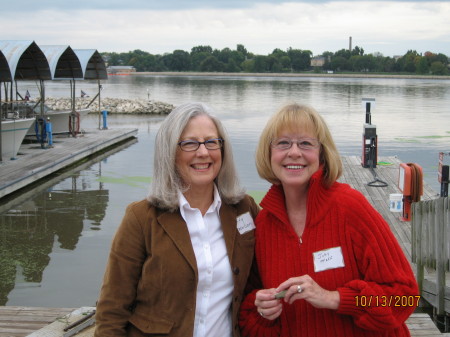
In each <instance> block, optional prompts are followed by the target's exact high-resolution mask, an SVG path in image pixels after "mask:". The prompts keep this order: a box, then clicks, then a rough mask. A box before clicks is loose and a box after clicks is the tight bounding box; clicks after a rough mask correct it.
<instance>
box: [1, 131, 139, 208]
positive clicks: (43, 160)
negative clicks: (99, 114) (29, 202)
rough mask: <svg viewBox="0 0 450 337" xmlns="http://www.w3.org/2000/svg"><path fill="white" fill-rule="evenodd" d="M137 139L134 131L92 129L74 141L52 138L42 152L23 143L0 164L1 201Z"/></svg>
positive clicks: (59, 136) (36, 147)
mask: <svg viewBox="0 0 450 337" xmlns="http://www.w3.org/2000/svg"><path fill="white" fill-rule="evenodd" d="M136 135H137V129H107V130H98V129H92V130H86V132H84V133H82V134H79V135H77V137H75V138H74V137H69V136H68V135H57V136H54V137H53V147H51V148H44V149H42V148H41V145H40V144H39V143H29V144H26V143H24V144H22V145H21V147H20V149H19V154H18V155H17V156H16V159H15V160H11V159H9V158H8V159H5V158H3V161H2V162H0V200H1V198H3V197H4V196H6V195H8V194H11V193H13V192H16V191H18V190H19V189H21V188H24V187H27V186H30V185H31V184H33V183H35V182H36V181H37V180H39V179H41V178H44V177H46V176H48V175H50V174H52V173H54V172H56V171H58V170H61V169H63V168H67V167H69V166H70V165H73V164H75V163H77V162H79V161H80V160H84V159H86V158H88V157H89V156H91V155H93V154H95V153H98V152H100V151H104V150H106V149H108V148H110V147H113V146H117V145H119V144H120V143H122V142H125V141H127V140H129V139H131V138H134V137H135V136H136Z"/></svg>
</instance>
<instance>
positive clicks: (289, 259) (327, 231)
mask: <svg viewBox="0 0 450 337" xmlns="http://www.w3.org/2000/svg"><path fill="white" fill-rule="evenodd" d="M321 178H322V172H321V171H320V170H319V171H318V172H317V173H315V174H314V175H313V177H312V178H311V182H310V187H309V192H308V205H307V218H306V226H305V230H304V232H303V235H302V243H299V238H298V236H297V235H296V233H295V231H294V229H293V227H292V226H291V225H290V223H289V218H288V215H287V212H286V207H285V202H284V194H283V190H282V187H280V186H275V185H274V186H272V188H271V189H270V190H269V192H268V193H267V195H266V196H265V197H264V199H263V200H262V202H261V207H262V208H263V210H262V211H261V212H260V213H259V215H258V217H257V219H256V235H255V236H256V247H255V255H256V260H257V266H258V269H259V276H260V281H261V282H262V287H263V288H266V289H267V288H276V287H277V286H278V285H279V284H280V283H282V282H283V281H285V280H287V279H288V278H290V277H295V276H301V275H305V274H308V275H310V276H311V277H312V278H313V279H314V280H315V281H316V282H317V283H318V284H319V285H320V286H322V287H323V288H325V289H327V290H338V291H339V295H340V305H339V308H338V310H329V309H316V308H314V307H313V306H312V305H310V304H309V303H307V302H306V301H305V300H297V301H295V302H294V303H293V304H292V305H290V304H287V303H285V302H283V311H282V314H281V316H280V317H279V318H278V319H276V320H274V321H269V320H267V319H265V318H263V317H261V316H260V315H259V314H258V313H257V311H256V307H255V304H254V302H255V294H256V291H257V289H254V290H253V291H251V293H249V294H248V295H247V297H246V298H245V300H244V302H243V303H242V306H241V317H240V326H241V329H242V336H244V337H246V336H254V337H264V336H302V337H319V336H321V337H330V336H342V337H361V336H410V334H409V331H408V328H407V327H406V325H405V323H404V322H405V321H406V319H407V318H408V317H409V315H410V314H411V313H412V312H413V311H414V309H415V306H416V304H417V297H414V296H416V295H418V288H417V283H416V280H415V277H414V274H413V272H412V270H411V267H410V265H409V262H408V261H407V260H406V258H405V256H404V254H403V251H402V249H401V247H400V246H399V244H398V242H397V240H396V239H395V237H394V235H393V234H392V232H391V230H390V228H389V225H388V224H387V223H386V222H385V221H384V219H383V218H382V217H381V215H380V214H379V213H378V212H376V211H375V210H374V208H373V207H372V206H371V205H370V204H369V202H368V201H367V200H366V198H365V197H364V196H363V195H362V194H361V193H359V192H358V191H356V190H354V189H352V188H350V186H348V185H345V184H341V183H335V184H334V185H333V186H332V187H331V188H329V189H325V188H324V187H323V185H322V183H321ZM333 247H341V248H342V255H343V258H344V264H345V266H344V267H340V268H334V269H328V270H325V271H321V272H315V271H314V261H313V253H314V252H318V251H322V250H325V249H328V248H333ZM251 279H252V278H251ZM253 279H254V278H253ZM252 283H253V288H256V287H257V286H255V283H254V282H252ZM249 286H250V287H249V288H250V290H251V288H252V285H251V284H250V285H249ZM259 287H261V286H259ZM357 296H358V297H357ZM396 296H399V297H396ZM357 299H359V300H357ZM357 301H358V302H359V303H357ZM369 301H370V304H371V305H370V306H369ZM389 301H391V305H389V304H388V303H389ZM397 301H399V302H397ZM402 301H403V303H402ZM408 301H409V302H408ZM377 302H378V305H377ZM395 304H399V305H400V306H394V305H395Z"/></svg>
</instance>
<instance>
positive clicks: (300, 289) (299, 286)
mask: <svg viewBox="0 0 450 337" xmlns="http://www.w3.org/2000/svg"><path fill="white" fill-rule="evenodd" d="M302 291H303V289H302V286H301V285H300V284H299V285H297V292H298V293H301V292H302Z"/></svg>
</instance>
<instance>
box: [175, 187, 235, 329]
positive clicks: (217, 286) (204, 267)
mask: <svg viewBox="0 0 450 337" xmlns="http://www.w3.org/2000/svg"><path fill="white" fill-rule="evenodd" d="M178 200H179V205H180V213H181V216H182V217H183V219H184V221H186V224H187V227H188V230H189V234H190V235H191V242H192V247H193V248H194V252H195V257H196V260H197V268H198V284H197V305H196V308H195V322H194V337H212V336H219V337H228V336H232V321H231V311H230V305H231V301H232V294H233V275H232V272H231V265H230V261H229V259H228V255H227V249H226V246H225V239H224V237H223V231H222V228H221V223H220V217H219V210H220V206H221V204H222V201H221V199H220V195H219V192H218V191H217V187H216V186H215V185H214V201H213V203H212V204H211V206H210V207H209V209H208V210H207V211H206V213H205V215H204V216H202V213H201V212H200V210H199V209H197V208H191V206H190V205H189V203H188V201H187V200H186V198H185V197H184V195H183V194H182V193H181V192H178Z"/></svg>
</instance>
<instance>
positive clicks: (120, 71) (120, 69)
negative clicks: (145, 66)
mask: <svg viewBox="0 0 450 337" xmlns="http://www.w3.org/2000/svg"><path fill="white" fill-rule="evenodd" d="M106 71H107V72H108V75H126V74H130V73H135V72H136V68H135V67H133V66H109V67H107V68H106Z"/></svg>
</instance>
